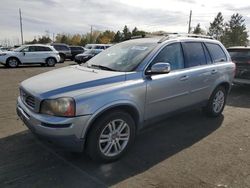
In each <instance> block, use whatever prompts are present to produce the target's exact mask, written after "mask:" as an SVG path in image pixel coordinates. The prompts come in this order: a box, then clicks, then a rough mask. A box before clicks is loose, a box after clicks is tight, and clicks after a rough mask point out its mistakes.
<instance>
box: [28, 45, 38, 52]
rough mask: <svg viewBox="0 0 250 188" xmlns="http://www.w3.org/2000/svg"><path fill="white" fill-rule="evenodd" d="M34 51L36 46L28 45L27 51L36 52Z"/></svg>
mask: <svg viewBox="0 0 250 188" xmlns="http://www.w3.org/2000/svg"><path fill="white" fill-rule="evenodd" d="M36 51H37V49H36V46H30V47H29V52H36Z"/></svg>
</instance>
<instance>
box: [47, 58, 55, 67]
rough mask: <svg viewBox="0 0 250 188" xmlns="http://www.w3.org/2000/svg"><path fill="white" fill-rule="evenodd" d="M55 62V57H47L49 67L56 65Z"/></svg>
mask: <svg viewBox="0 0 250 188" xmlns="http://www.w3.org/2000/svg"><path fill="white" fill-rule="evenodd" d="M55 64H56V60H55V58H53V57H49V58H47V59H46V65H47V66H48V67H54V66H55Z"/></svg>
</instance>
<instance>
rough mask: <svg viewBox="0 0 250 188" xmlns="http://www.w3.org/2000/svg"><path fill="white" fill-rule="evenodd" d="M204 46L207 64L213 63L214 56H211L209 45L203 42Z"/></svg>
mask: <svg viewBox="0 0 250 188" xmlns="http://www.w3.org/2000/svg"><path fill="white" fill-rule="evenodd" d="M202 46H203V49H204V52H205V56H206V60H207V64H212V63H213V61H212V58H211V56H210V54H209V52H208V49H207V47H206V46H205V45H204V44H203V45H202Z"/></svg>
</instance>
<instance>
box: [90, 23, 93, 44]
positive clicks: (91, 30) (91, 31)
mask: <svg viewBox="0 0 250 188" xmlns="http://www.w3.org/2000/svg"><path fill="white" fill-rule="evenodd" d="M92 40H93V27H92V25H91V26H90V43H93V42H92Z"/></svg>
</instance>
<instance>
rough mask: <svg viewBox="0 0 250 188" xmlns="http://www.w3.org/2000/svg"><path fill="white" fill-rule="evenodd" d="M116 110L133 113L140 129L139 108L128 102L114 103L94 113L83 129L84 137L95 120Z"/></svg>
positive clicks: (136, 124)
mask: <svg viewBox="0 0 250 188" xmlns="http://www.w3.org/2000/svg"><path fill="white" fill-rule="evenodd" d="M115 110H122V111H124V112H127V113H128V114H129V115H131V117H132V118H133V120H134V121H135V126H136V127H135V128H136V131H137V130H138V128H139V124H140V121H141V115H140V112H139V110H138V109H137V108H136V107H135V106H134V105H132V104H128V103H127V104H126V103H123V104H114V105H111V106H108V107H106V108H102V109H101V110H99V111H97V112H96V113H95V114H93V117H92V118H91V119H90V120H89V122H88V124H87V125H88V126H87V128H86V130H85V131H83V133H82V138H87V137H88V135H89V133H90V131H91V129H92V128H93V126H94V124H95V122H96V121H98V119H99V118H101V117H102V116H104V115H105V114H107V113H110V112H112V111H115ZM85 144H86V143H85Z"/></svg>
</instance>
